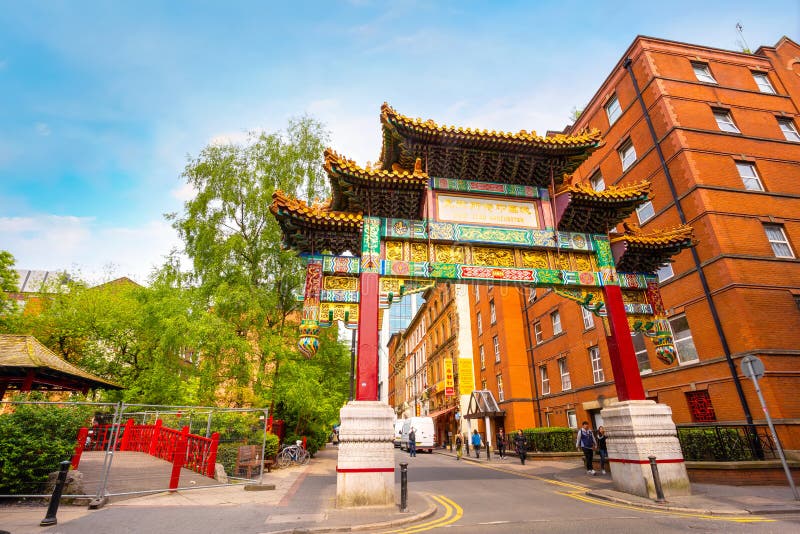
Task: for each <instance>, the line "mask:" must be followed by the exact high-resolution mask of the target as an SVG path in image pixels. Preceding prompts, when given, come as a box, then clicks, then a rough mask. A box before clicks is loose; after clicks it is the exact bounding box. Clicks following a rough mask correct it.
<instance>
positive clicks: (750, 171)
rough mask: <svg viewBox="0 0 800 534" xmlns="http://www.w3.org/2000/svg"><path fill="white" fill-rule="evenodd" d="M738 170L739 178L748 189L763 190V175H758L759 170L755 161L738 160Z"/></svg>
mask: <svg viewBox="0 0 800 534" xmlns="http://www.w3.org/2000/svg"><path fill="white" fill-rule="evenodd" d="M734 163H736V170H737V171H738V172H739V178H741V179H742V184H744V188H745V189H747V190H748V191H763V190H764V184H762V183H761V177H760V176H759V175H758V170H756V166H755V164H754V163H750V162H749V161H736V162H734Z"/></svg>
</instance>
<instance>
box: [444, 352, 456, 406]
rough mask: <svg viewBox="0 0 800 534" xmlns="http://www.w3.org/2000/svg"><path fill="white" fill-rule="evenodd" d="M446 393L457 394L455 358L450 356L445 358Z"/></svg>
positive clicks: (449, 394) (449, 395)
mask: <svg viewBox="0 0 800 534" xmlns="http://www.w3.org/2000/svg"><path fill="white" fill-rule="evenodd" d="M444 394H445V396H446V397H452V396H453V395H455V394H456V387H455V379H454V378H453V359H452V358H450V357H447V358H445V359H444Z"/></svg>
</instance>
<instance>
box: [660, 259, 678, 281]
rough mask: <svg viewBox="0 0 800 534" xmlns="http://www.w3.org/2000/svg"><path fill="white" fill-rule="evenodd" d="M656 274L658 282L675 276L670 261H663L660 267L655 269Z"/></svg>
mask: <svg viewBox="0 0 800 534" xmlns="http://www.w3.org/2000/svg"><path fill="white" fill-rule="evenodd" d="M656 276H658V283H659V284H660V283H662V282H666V281H667V280H669V279H670V278H672V277H673V276H675V271H673V270H672V264H671V263H665V264H664V265H662V266H661V267H659V268H658V271H656Z"/></svg>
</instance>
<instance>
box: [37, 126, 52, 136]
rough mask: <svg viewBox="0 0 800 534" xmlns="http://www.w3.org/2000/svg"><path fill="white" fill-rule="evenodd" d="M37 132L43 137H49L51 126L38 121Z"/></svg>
mask: <svg viewBox="0 0 800 534" xmlns="http://www.w3.org/2000/svg"><path fill="white" fill-rule="evenodd" d="M36 133H37V134H39V135H41V136H42V137H48V136H49V135H50V134H51V133H52V132H51V130H50V126H48V125H47V124H46V123H44V122H37V123H36Z"/></svg>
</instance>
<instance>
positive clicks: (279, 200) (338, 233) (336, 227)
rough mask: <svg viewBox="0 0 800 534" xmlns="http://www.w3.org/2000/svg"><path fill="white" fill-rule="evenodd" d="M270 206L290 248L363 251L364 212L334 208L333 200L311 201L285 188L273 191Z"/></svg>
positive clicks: (300, 249) (315, 250)
mask: <svg viewBox="0 0 800 534" xmlns="http://www.w3.org/2000/svg"><path fill="white" fill-rule="evenodd" d="M269 209H270V211H271V212H272V214H273V215H274V216H275V218H276V219H277V220H278V224H279V225H280V227H281V230H282V232H283V239H284V245H285V246H286V247H288V248H292V249H294V250H297V251H298V252H307V253H312V254H313V253H321V252H323V251H330V252H332V253H333V254H341V253H343V252H345V251H347V250H349V251H352V252H354V253H356V252H360V251H361V227H362V224H363V217H362V215H361V213H353V212H348V211H336V210H332V209H331V208H330V202H328V203H326V204H314V205H308V204H307V203H305V202H303V201H302V200H299V199H296V198H292V197H289V196H287V195H286V194H284V193H283V192H282V191H275V193H273V194H272V204H271V205H270V207H269Z"/></svg>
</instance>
